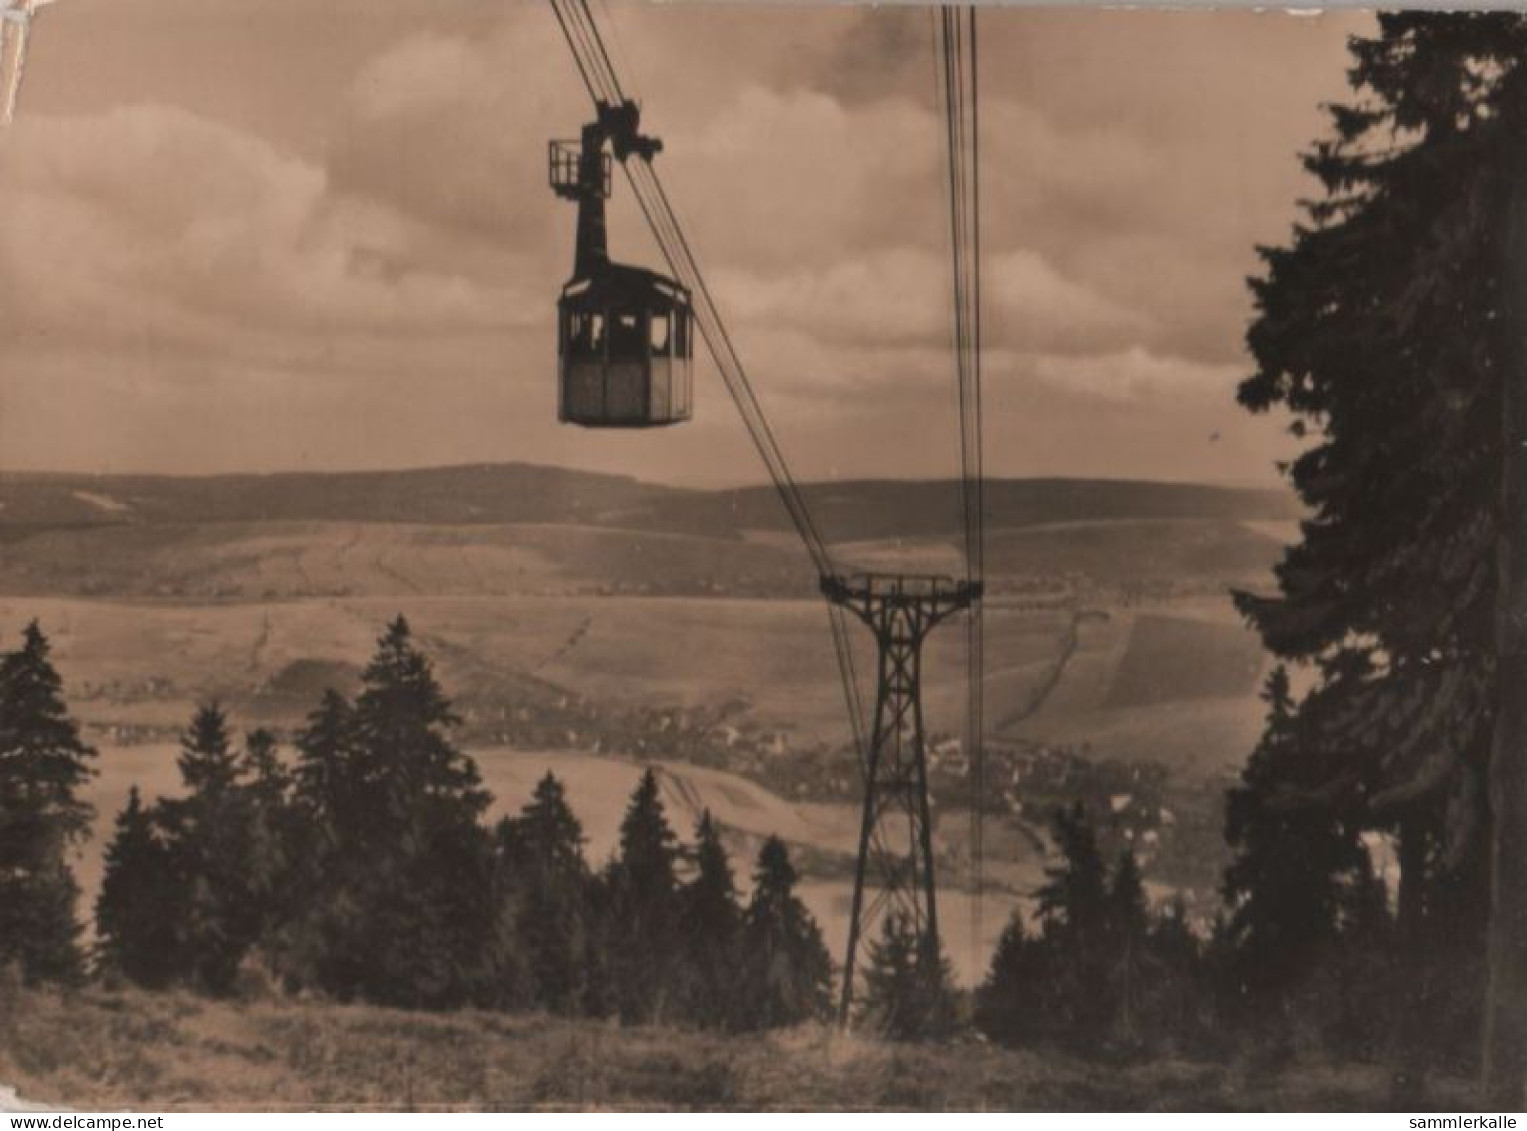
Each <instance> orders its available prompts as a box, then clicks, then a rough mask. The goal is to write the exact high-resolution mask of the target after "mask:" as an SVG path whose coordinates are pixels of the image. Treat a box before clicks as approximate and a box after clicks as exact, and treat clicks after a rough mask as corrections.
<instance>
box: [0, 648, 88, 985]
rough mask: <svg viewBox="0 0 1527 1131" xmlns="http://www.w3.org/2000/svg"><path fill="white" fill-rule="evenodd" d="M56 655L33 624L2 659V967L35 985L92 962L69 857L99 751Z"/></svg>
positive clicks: (71, 976) (84, 827) (82, 832)
mask: <svg viewBox="0 0 1527 1131" xmlns="http://www.w3.org/2000/svg"><path fill="white" fill-rule="evenodd" d="M49 651H50V649H49V645H48V641H47V638H46V637H45V636H44V635H43V633H42V630H41V629H40V628H39V627H38V625H37V622H36V621H33V622H32V623H31V624H29V625H28V626H27V627H26V630H25V632H24V633H23V637H22V645H21V647H20V648H19V649H18V650H16V651H14V652H10V653H7V654H6V655H5V656H4V657H3V658H0V966H3V965H6V964H9V963H12V962H14V963H16V964H18V965H19V966H20V968H21V972H22V975H23V977H25V978H26V979H28V980H30V981H75V980H77V979H79V978H80V976H81V975H82V974H83V972H84V960H83V955H82V953H81V951H80V947H79V935H80V932H81V927H80V924H79V922H78V918H77V915H76V908H75V905H76V903H77V901H78V896H79V889H78V886H77V885H76V883H75V880H74V876H73V873H72V872H71V871H70V869H69V866H68V857H67V853H68V850H69V847H70V846H71V845H72V844H74V843H76V842H78V841H79V840H81V839H83V838H84V837H85V836H86V835H87V834H88V830H89V820H90V815H91V810H90V807H89V806H88V805H87V804H85V802H84V801H82V800H81V799H80V797H79V790H80V789H81V787H82V786H83V785H84V784H85V782H86V780H87V779H88V778H89V777H90V776H91V774H92V773H93V772H94V771H93V770H92V769H91V761H92V760H93V759H94V758H95V751H94V750H93V749H91V748H90V747H89V746H87V745H86V744H85V743H84V742H83V741H82V740H81V738H80V735H79V728H78V727H77V726H76V724H75V722H74V720H73V719H72V718H70V716H69V711H68V707H67V706H66V705H65V702H64V695H63V681H62V680H61V679H60V678H59V675H58V672H57V671H56V670H55V668H54V667H53V663H52V661H51V659H50V658H49Z"/></svg>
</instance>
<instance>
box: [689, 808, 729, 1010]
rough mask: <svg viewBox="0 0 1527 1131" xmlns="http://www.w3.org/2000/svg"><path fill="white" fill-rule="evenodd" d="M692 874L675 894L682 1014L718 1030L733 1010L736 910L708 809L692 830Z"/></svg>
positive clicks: (725, 861) (725, 859)
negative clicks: (681, 950) (681, 963)
mask: <svg viewBox="0 0 1527 1131" xmlns="http://www.w3.org/2000/svg"><path fill="white" fill-rule="evenodd" d="M694 862H695V875H694V878H693V879H692V880H690V882H689V883H687V884H685V885H684V887H683V889H682V890H681V891H680V892H679V932H680V937H681V940H682V945H683V948H684V965H685V971H684V975H685V977H684V990H685V992H684V999H685V1000H684V1012H685V1014H686V1015H687V1016H688V1017H689V1019H690V1020H691V1021H694V1022H696V1023H697V1024H700V1025H709V1026H721V1025H725V1024H727V1023H728V1022H730V1020H731V1018H732V1015H733V1014H734V1013H735V1012H736V1008H737V1001H736V996H735V991H736V984H735V982H736V964H737V946H738V932H739V930H740V928H741V925H742V910H741V908H740V907H739V906H738V903H737V884H736V881H735V880H734V879H733V876H732V864H731V861H730V859H728V857H727V854H726V848H725V846H724V845H723V844H722V843H721V834H720V832H719V831H718V830H717V828H716V823H715V821H713V820H712V819H711V815H710V810H709V809H707V810H705V812H703V813H702V814H701V815H700V821H699V824H698V825H697V826H696V828H695V848H694Z"/></svg>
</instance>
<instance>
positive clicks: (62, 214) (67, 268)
mask: <svg viewBox="0 0 1527 1131" xmlns="http://www.w3.org/2000/svg"><path fill="white" fill-rule="evenodd" d="M8 157H9V158H10V160H9V161H8V162H7V164H6V166H5V173H4V177H5V180H4V182H3V189H0V191H3V195H4V197H5V199H6V201H7V208H6V209H5V211H4V213H3V214H0V286H3V287H4V288H5V293H6V294H7V295H8V296H9V301H7V303H6V304H5V306H4V309H3V311H0V326H3V327H4V328H5V330H6V335H5V336H6V340H7V341H9V342H11V343H12V345H15V344H17V343H19V342H21V341H23V340H24V339H25V338H27V337H28V336H31V337H34V338H36V337H50V336H51V337H54V338H58V339H63V338H67V339H68V340H70V341H71V343H73V344H74V345H76V346H79V345H83V344H85V343H88V342H94V343H96V344H97V345H98V346H99V347H101V348H106V347H110V346H122V345H128V346H132V345H137V344H141V343H144V342H146V341H147V342H152V343H153V344H154V346H155V348H158V349H162V350H164V351H166V352H168V353H172V354H173V353H176V352H187V351H189V352H203V353H210V354H215V355H216V356H218V357H221V358H223V359H226V358H228V357H229V356H239V355H245V356H250V357H253V358H258V359H261V360H264V361H269V362H277V363H281V364H288V365H298V364H301V363H303V362H304V361H307V362H309V363H311V362H314V361H321V362H322V363H323V364H325V365H328V366H335V367H343V366H345V365H347V364H350V365H360V366H364V365H367V364H372V363H374V361H375V358H376V357H377V356H378V355H379V354H382V353H385V352H386V351H388V350H393V349H395V348H396V346H395V344H394V343H395V342H396V341H397V340H398V339H400V338H414V339H439V338H448V337H452V336H463V335H465V336H475V335H484V334H491V333H494V332H499V331H503V330H505V329H508V328H511V327H513V325H514V324H515V317H516V313H517V312H520V311H523V310H525V309H526V307H527V299H528V296H527V295H526V294H525V293H523V292H522V291H521V290H519V289H518V288H517V287H516V286H514V285H510V284H506V283H501V282H500V283H494V282H485V281H484V280H482V279H480V278H473V277H469V276H468V275H466V274H463V273H461V272H459V271H457V270H453V269H450V268H448V267H444V266H439V267H434V268H431V267H428V266H421V264H420V263H419V261H418V258H416V256H415V255H414V251H415V250H416V244H417V242H419V241H420V239H421V238H423V237H422V235H421V233H420V232H419V231H418V230H417V229H416V228H415V227H414V226H412V225H411V224H410V223H409V221H408V220H407V219H406V218H403V217H399V216H396V215H393V214H390V213H388V212H387V211H386V210H385V209H379V208H375V207H370V208H368V207H365V206H363V205H360V204H357V203H355V202H346V201H344V200H341V199H337V198H335V197H334V196H333V195H332V194H331V192H330V190H329V185H328V179H327V176H326V174H325V172H324V170H322V169H321V168H317V167H314V166H313V165H311V164H309V163H307V162H305V161H303V160H302V159H299V158H296V157H294V156H292V155H290V154H287V153H283V152H281V151H279V150H278V149H276V148H275V147H273V146H271V145H269V144H267V143H265V142H262V141H259V140H257V139H255V138H252V137H251V136H249V135H248V134H244V133H241V132H238V131H234V130H231V129H229V128H227V127H223V126H219V125H217V124H214V123H210V122H207V121H205V120H204V119H199V118H197V117H194V116H193V115H191V114H189V113H187V112H185V111H183V110H178V109H174V108H169V107H158V106H143V107H132V108H124V109H121V110H116V111H112V112H110V113H108V114H104V115H100V116H94V117H90V118H74V119H39V118H31V119H29V120H28V121H27V122H26V123H25V124H24V125H23V126H21V127H19V128H18V129H17V131H16V133H15V135H14V136H13V137H12V139H11V148H10V151H9V153H8ZM38 265H46V266H45V267H43V268H42V269H40V270H39V269H38ZM383 345H385V350H384V349H380V348H378V347H381V346H383ZM5 348H6V347H5V346H4V345H3V344H0V350H3V349H5Z"/></svg>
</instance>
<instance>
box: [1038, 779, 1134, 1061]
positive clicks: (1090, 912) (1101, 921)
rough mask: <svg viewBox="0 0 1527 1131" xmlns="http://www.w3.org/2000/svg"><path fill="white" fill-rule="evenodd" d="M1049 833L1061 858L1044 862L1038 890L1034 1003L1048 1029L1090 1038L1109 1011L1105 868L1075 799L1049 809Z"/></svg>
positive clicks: (1104, 1027) (1112, 1005) (1100, 1032)
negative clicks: (1039, 975) (1038, 978)
mask: <svg viewBox="0 0 1527 1131" xmlns="http://www.w3.org/2000/svg"><path fill="white" fill-rule="evenodd" d="M1053 836H1054V840H1055V846H1056V848H1057V850H1058V852H1059V856H1060V859H1059V860H1058V861H1057V862H1055V863H1052V864H1050V865H1048V866H1047V867H1046V868H1045V883H1044V884H1043V885H1041V886H1040V888H1039V891H1038V893H1037V895H1038V900H1037V902H1038V914H1039V921H1040V926H1041V938H1040V947H1041V953H1042V954H1043V957H1044V962H1045V969H1046V975H1045V978H1044V979H1043V984H1042V986H1040V987H1039V989H1040V996H1039V1000H1038V1001H1037V1002H1036V1004H1035V1009H1036V1011H1037V1013H1038V1014H1039V1016H1040V1017H1041V1018H1042V1019H1043V1022H1044V1025H1045V1027H1046V1028H1047V1029H1048V1030H1050V1031H1051V1032H1053V1033H1054V1034H1056V1035H1058V1036H1062V1037H1065V1038H1068V1039H1072V1040H1078V1041H1084V1042H1085V1041H1093V1040H1096V1039H1100V1038H1102V1037H1103V1036H1105V1035H1107V1033H1108V1030H1109V1026H1110V1025H1111V1023H1112V1022H1113V1020H1114V1017H1115V1012H1116V1001H1115V999H1114V995H1113V988H1114V986H1115V975H1116V969H1115V960H1114V955H1113V951H1114V943H1115V938H1114V932H1113V930H1112V922H1111V919H1110V906H1109V898H1108V869H1107V867H1106V866H1105V865H1104V863H1103V857H1102V854H1101V853H1100V852H1099V850H1098V844H1097V833H1096V831H1095V830H1094V829H1093V827H1092V824H1091V822H1090V821H1089V820H1088V818H1087V813H1086V810H1085V809H1084V808H1083V806H1082V805H1081V804H1080V803H1079V802H1078V803H1077V804H1076V805H1074V806H1072V807H1071V808H1070V809H1060V810H1057V811H1056V813H1055V817H1054V825H1053Z"/></svg>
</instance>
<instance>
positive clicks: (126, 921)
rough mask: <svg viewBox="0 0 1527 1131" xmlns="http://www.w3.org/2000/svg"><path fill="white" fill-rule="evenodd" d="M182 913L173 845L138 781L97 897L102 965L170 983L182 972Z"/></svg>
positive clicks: (148, 982)
mask: <svg viewBox="0 0 1527 1131" xmlns="http://www.w3.org/2000/svg"><path fill="white" fill-rule="evenodd" d="M180 913H181V908H180V906H179V901H178V894H177V890H176V886H175V877H174V874H173V872H172V871H171V860H170V853H169V850H168V849H167V847H166V846H165V844H164V841H163V839H162V838H161V836H160V834H159V831H158V830H157V829H156V827H155V822H154V818H153V814H152V813H151V812H150V811H149V810H147V809H145V808H144V807H143V802H142V799H141V798H140V796H139V794H138V787H137V786H133V787H132V790H131V791H130V792H129V793H128V796H127V806H126V807H125V808H124V809H123V810H122V812H121V813H119V814H118V815H117V821H116V832H115V835H114V836H113V837H112V841H111V843H110V844H109V845H108V846H107V848H106V866H105V873H104V875H103V877H102V880H101V893H100V895H99V896H98V897H97V898H96V904H95V924H96V936H97V939H98V943H97V946H98V956H99V965H100V966H101V967H103V968H104V969H106V970H109V971H113V972H116V973H120V974H121V975H122V976H124V977H126V978H128V979H130V980H131V981H134V982H136V983H138V984H139V985H141V986H145V987H148V988H149V989H160V988H162V987H164V986H167V985H169V984H170V982H172V981H173V980H174V979H175V978H176V977H177V976H178V974H179V973H180V971H179V969H178V967H177V958H178V948H177V940H176V916H178V915H179V914H180Z"/></svg>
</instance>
